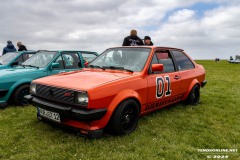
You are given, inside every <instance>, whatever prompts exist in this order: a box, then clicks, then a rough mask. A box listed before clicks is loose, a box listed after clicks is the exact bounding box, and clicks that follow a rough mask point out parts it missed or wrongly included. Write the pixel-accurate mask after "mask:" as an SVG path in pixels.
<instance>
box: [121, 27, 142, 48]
mask: <svg viewBox="0 0 240 160" xmlns="http://www.w3.org/2000/svg"><path fill="white" fill-rule="evenodd" d="M122 45H123V46H141V45H144V44H143V41H142V40H141V39H140V38H139V37H138V36H137V31H136V30H134V29H133V30H131V32H130V36H127V37H125V38H124V41H123V44H122Z"/></svg>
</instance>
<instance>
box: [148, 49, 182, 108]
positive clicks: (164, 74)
mask: <svg viewBox="0 0 240 160" xmlns="http://www.w3.org/2000/svg"><path fill="white" fill-rule="evenodd" d="M152 64H163V67H164V69H163V71H161V72H160V71H157V72H152V71H151V68H150V70H149V75H148V77H147V80H148V99H147V105H146V111H150V110H155V109H157V108H161V107H164V106H166V105H169V104H171V103H174V102H176V101H179V100H180V98H181V97H180V96H181V94H180V87H181V77H180V75H179V73H178V71H177V70H176V68H175V65H174V61H173V59H172V56H171V54H170V52H169V51H168V50H157V51H155V53H154V56H153V59H152V62H151V65H152ZM151 65H150V67H151Z"/></svg>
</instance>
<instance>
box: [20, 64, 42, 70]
mask: <svg viewBox="0 0 240 160" xmlns="http://www.w3.org/2000/svg"><path fill="white" fill-rule="evenodd" d="M23 66H24V68H25V67H34V68H37V69H39V67H37V66H33V65H24V64H23Z"/></svg>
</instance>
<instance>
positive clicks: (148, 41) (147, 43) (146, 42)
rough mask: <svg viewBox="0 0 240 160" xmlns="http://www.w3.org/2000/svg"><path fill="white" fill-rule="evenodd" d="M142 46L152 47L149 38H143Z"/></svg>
mask: <svg viewBox="0 0 240 160" xmlns="http://www.w3.org/2000/svg"><path fill="white" fill-rule="evenodd" d="M144 45H145V46H153V43H152V41H151V37H149V36H145V37H144Z"/></svg>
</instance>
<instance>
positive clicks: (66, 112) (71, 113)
mask: <svg viewBox="0 0 240 160" xmlns="http://www.w3.org/2000/svg"><path fill="white" fill-rule="evenodd" d="M25 98H26V99H27V100H28V102H29V103H31V104H33V105H34V106H35V107H40V108H43V109H46V110H48V111H52V112H57V113H59V114H60V117H61V119H64V118H67V119H73V120H78V121H84V122H91V121H95V120H99V119H101V118H102V117H103V116H104V115H105V113H106V112H107V109H105V108H103V109H94V110H86V109H82V108H76V107H72V106H67V105H63V104H59V103H54V102H51V101H48V100H45V99H41V98H38V97H34V96H32V95H27V96H25Z"/></svg>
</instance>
